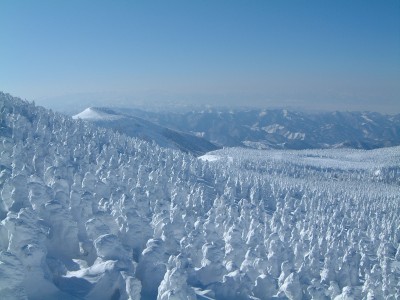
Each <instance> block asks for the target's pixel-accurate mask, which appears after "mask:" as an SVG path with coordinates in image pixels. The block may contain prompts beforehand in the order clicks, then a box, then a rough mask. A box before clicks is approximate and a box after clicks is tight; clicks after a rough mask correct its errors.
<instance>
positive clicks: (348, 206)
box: [0, 94, 400, 300]
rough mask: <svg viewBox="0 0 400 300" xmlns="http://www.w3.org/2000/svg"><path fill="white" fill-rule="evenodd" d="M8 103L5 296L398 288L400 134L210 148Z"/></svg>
mask: <svg viewBox="0 0 400 300" xmlns="http://www.w3.org/2000/svg"><path fill="white" fill-rule="evenodd" d="M0 116H1V118H0V138H1V140H0V152H1V156H0V197H1V198H0V219H1V223H0V299H113V300H115V299H160V300H161V299H163V300H164V299H337V300H339V299H398V297H399V296H400V291H399V278H400V204H399V203H400V201H399V197H400V196H399V195H400V170H399V165H400V148H399V147H394V148H387V149H380V150H374V151H354V150H353V151H351V150H318V151H311V150H310V151H301V152H295V151H292V152H286V151H256V150H243V149H236V148H235V149H224V150H219V151H215V152H212V153H210V154H208V156H206V157H203V158H202V159H197V158H195V157H193V156H190V155H187V154H184V153H182V152H180V151H174V150H170V149H163V148H160V147H158V146H157V145H154V144H149V143H147V142H145V141H142V140H138V139H133V138H129V137H126V136H124V135H120V134H118V133H115V132H112V131H110V130H106V129H99V128H96V127H94V126H92V125H90V124H88V123H87V122H83V121H81V120H72V119H71V118H69V117H66V116H63V115H60V114H56V113H53V112H51V111H48V110H45V109H43V108H40V107H35V106H34V104H31V103H27V102H24V101H22V100H19V99H17V98H13V97H11V96H9V95H7V94H0ZM209 160H211V161H209ZM363 161H365V164H363V163H362V162H363ZM396 297H397V298H396Z"/></svg>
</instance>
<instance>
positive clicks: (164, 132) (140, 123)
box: [73, 107, 219, 156]
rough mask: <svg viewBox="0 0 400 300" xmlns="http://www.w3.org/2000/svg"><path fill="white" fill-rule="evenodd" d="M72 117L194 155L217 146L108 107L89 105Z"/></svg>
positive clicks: (191, 135)
mask: <svg viewBox="0 0 400 300" xmlns="http://www.w3.org/2000/svg"><path fill="white" fill-rule="evenodd" d="M73 118H74V119H82V120H86V121H90V122H92V123H95V124H96V125H99V126H101V127H105V128H111V129H114V130H116V131H118V132H120V133H124V134H126V135H128V136H131V137H137V138H140V139H143V140H146V141H149V142H155V143H156V144H157V145H159V146H161V147H166V148H171V149H179V150H181V151H183V152H186V153H192V154H194V155H196V156H198V155H202V154H204V153H206V152H208V151H212V150H216V149H218V148H219V147H217V146H215V145H214V144H212V143H210V142H209V141H207V140H206V139H204V138H201V137H197V136H195V135H193V134H189V133H185V132H181V131H177V130H171V129H169V128H167V127H163V126H160V125H157V124H154V123H152V122H150V121H148V120H145V119H142V118H140V117H138V116H130V115H127V114H124V113H122V112H119V113H117V112H115V111H113V110H112V109H109V108H100V107H90V108H87V109H85V110H84V111H82V112H81V113H79V114H77V115H75V116H73Z"/></svg>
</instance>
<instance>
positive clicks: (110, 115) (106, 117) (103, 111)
mask: <svg viewBox="0 0 400 300" xmlns="http://www.w3.org/2000/svg"><path fill="white" fill-rule="evenodd" d="M72 118H73V119H82V120H88V121H115V120H120V119H122V118H124V116H122V115H120V114H117V113H116V112H114V111H113V110H111V109H109V108H102V107H88V108H86V109H85V110H84V111H82V112H80V113H79V114H77V115H75V116H73V117H72Z"/></svg>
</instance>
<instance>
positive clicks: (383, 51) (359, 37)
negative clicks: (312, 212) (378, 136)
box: [0, 0, 400, 113]
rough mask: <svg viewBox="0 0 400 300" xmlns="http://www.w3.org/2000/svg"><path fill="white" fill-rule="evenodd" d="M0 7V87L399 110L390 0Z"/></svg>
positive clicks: (42, 93) (397, 45) (396, 18)
mask: <svg viewBox="0 0 400 300" xmlns="http://www.w3.org/2000/svg"><path fill="white" fill-rule="evenodd" d="M0 12H1V17H0V41H1V46H0V90H2V91H4V92H9V93H11V94H13V95H15V96H21V97H23V98H27V99H29V100H33V99H35V100H36V101H37V102H39V103H43V104H48V105H50V106H51V104H52V101H53V102H54V101H61V100H57V99H63V100H62V101H63V102H65V103H64V104H65V105H68V100H67V99H68V97H63V98H62V97H60V96H64V95H70V97H71V98H73V97H74V95H77V94H80V95H82V94H86V95H90V94H92V95H101V94H102V93H105V94H108V95H110V94H111V95H112V94H113V93H114V94H115V95H117V94H118V95H125V96H126V97H127V98H129V99H132V101H135V100H137V99H140V98H146V97H147V98H148V100H149V101H150V100H152V99H154V100H155V101H156V100H157V101H162V100H163V99H164V98H165V99H167V98H168V99H171V98H174V97H175V98H176V99H178V100H182V101H184V100H187V101H201V100H204V101H205V102H207V101H209V102H211V103H217V102H218V101H220V103H224V104H227V105H229V104H236V105H238V104H239V105H261V106H288V107H299V108H306V109H307V108H310V109H329V110H331V109H339V110H376V111H382V112H390V113H393V112H397V113H400V0H396V1H393V0H385V1H378V0H377V1H369V0H362V1H356V0H348V1H347V0H346V1H344V0H343V1H342V0H335V1H333V0H331V1H327V0H318V1H312V0H307V1H301V0H297V1H295V0H293V1H286V0H270V1H267V0H264V1H257V0H254V1H252V0H248V1H245V0H243V1H235V0H229V1H218V0H193V1H188V0H182V1H176V0H168V1H167V0H164V1H152V0H146V1H127V0H117V1H111V0H110V1H102V0H96V1H94V0H93V1H89V0H69V1H58V0H48V1H44V0H37V1H33V0H30V1H28V0H25V1H24V0H20V1H15V0H2V1H0ZM166 95H167V96H166ZM46 101H47V102H46ZM218 103H219V102H218ZM53 104H54V103H53Z"/></svg>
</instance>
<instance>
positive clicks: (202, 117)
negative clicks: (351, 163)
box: [115, 109, 400, 150]
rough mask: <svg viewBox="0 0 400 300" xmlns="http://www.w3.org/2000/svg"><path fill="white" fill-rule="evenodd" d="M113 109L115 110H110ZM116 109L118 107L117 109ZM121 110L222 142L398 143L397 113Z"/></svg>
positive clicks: (287, 145) (289, 145)
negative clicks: (391, 114) (392, 114)
mask: <svg viewBox="0 0 400 300" xmlns="http://www.w3.org/2000/svg"><path fill="white" fill-rule="evenodd" d="M115 110H117V109H115ZM117 111H118V110H117ZM123 111H124V113H126V114H131V115H134V116H140V117H141V118H144V119H147V120H150V121H152V122H154V123H157V124H159V125H161V126H166V127H169V128H174V129H177V130H182V131H189V132H193V133H196V134H197V135H199V136H202V137H204V138H206V139H208V140H209V141H211V142H212V143H214V144H216V145H219V146H221V147H222V146H224V147H235V146H236V147H237V146H241V147H249V148H255V149H297V150H299V149H321V148H357V149H375V148H380V147H389V146H398V145H400V115H399V114H398V115H395V116H385V115H381V114H379V113H373V112H329V113H314V114H309V113H303V112H293V111H288V110H285V109H276V110H255V109H252V110H226V109H207V110H202V111H190V112H185V113H184V112H181V113H173V112H162V111H158V112H145V111H142V110H137V109H131V110H129V109H124V110H123Z"/></svg>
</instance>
